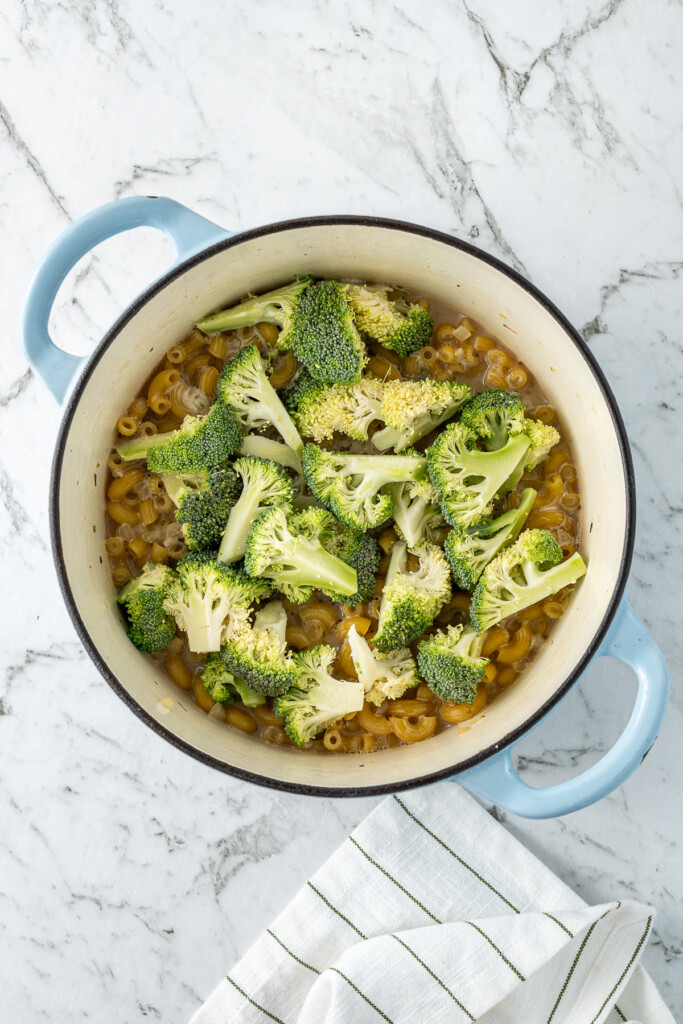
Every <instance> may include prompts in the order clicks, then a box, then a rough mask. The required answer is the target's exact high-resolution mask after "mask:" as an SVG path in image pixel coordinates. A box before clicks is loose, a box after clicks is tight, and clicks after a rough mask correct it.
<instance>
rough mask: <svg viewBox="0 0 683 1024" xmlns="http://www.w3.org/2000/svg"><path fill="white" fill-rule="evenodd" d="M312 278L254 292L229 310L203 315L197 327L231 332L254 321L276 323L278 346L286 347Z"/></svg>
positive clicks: (216, 331) (212, 330)
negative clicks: (269, 290) (278, 331)
mask: <svg viewBox="0 0 683 1024" xmlns="http://www.w3.org/2000/svg"><path fill="white" fill-rule="evenodd" d="M311 281H312V278H311V277H308V276H307V277H302V278H299V279H297V280H296V281H292V283H291V284H286V285H284V287H282V288H276V289H275V290H274V291H272V292H266V293H265V295H255V296H254V297H253V298H250V299H247V300H246V301H245V302H240V304H239V305H238V306H233V307H232V309H225V310H223V312H222V313H214V314H213V316H207V317H204V319H203V320H199V321H198V323H197V327H198V328H199V330H200V331H203V332H204V334H220V332H221V331H234V330H237V329H238V328H240V327H251V326H253V324H259V323H266V324H275V325H276V327H279V328H280V337H279V338H278V348H289V341H288V338H289V336H290V334H292V332H294V331H295V330H296V327H295V325H296V322H297V311H298V309H299V305H300V301H301V296H302V294H303V293H304V292H305V290H306V289H307V288H308V286H309V284H310V283H311Z"/></svg>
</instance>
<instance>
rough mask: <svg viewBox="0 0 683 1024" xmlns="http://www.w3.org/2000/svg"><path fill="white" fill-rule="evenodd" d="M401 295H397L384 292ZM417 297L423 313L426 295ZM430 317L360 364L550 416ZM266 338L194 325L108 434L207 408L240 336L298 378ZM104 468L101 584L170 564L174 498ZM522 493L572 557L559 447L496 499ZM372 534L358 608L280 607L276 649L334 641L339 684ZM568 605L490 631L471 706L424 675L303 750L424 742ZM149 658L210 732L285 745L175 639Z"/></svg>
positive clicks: (273, 330) (499, 351)
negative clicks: (221, 693)
mask: <svg viewBox="0 0 683 1024" xmlns="http://www.w3.org/2000/svg"><path fill="white" fill-rule="evenodd" d="M399 294H403V293H402V292H400V293H399V292H397V293H396V295H399ZM418 301H419V302H420V304H421V305H423V306H424V307H425V308H429V303H428V302H427V301H426V300H424V299H421V298H420V299H419V300H418ZM433 315H434V316H435V319H436V322H437V326H436V327H435V330H434V334H433V337H432V340H431V342H430V343H429V344H427V345H424V346H423V347H422V348H421V349H420V350H419V351H418V352H414V353H412V354H411V355H408V356H406V357H404V358H399V356H398V355H397V354H396V353H395V352H392V351H390V350H388V349H385V348H383V347H382V346H381V345H379V344H378V343H374V342H372V343H370V344H369V346H368V348H369V356H370V358H369V361H368V364H367V369H368V371H369V372H371V373H373V374H375V375H376V376H378V377H380V378H381V379H384V380H398V379H401V378H416V379H419V378H420V377H422V376H424V375H428V376H431V377H434V378H435V379H437V380H448V381H450V380H459V379H464V380H466V381H467V383H468V384H469V385H470V386H471V387H472V388H473V390H475V391H476V390H479V389H480V388H482V387H492V388H503V389H505V390H510V391H515V392H518V393H519V394H520V397H521V398H522V400H523V402H524V404H525V406H526V408H527V410H528V415H529V416H533V417H534V418H535V419H538V420H540V421H541V422H543V423H546V424H557V415H556V413H555V410H554V409H553V407H552V406H551V405H549V404H548V402H547V401H546V399H545V397H544V396H543V395H542V394H541V392H540V391H539V389H538V386H537V385H536V383H535V381H534V379H533V377H532V375H531V373H530V372H529V370H528V369H527V368H526V366H524V365H522V364H521V363H520V362H519V361H518V360H517V359H516V358H515V356H514V355H513V354H511V353H510V352H508V351H507V349H506V348H505V347H504V346H503V345H501V344H500V343H499V342H498V341H497V340H496V339H495V338H494V337H492V336H490V335H489V334H487V333H485V331H484V330H483V329H482V327H481V326H479V325H477V323H476V322H475V321H474V320H473V319H472V318H471V317H469V316H464V315H463V314H460V313H456V312H455V311H454V310H453V309H451V308H448V307H445V306H444V307H438V306H436V305H435V306H434V314H433ZM278 336H279V331H278V329H277V327H275V326H274V325H273V324H267V323H259V324H256V325H254V326H253V327H249V328H244V329H242V330H239V331H232V332H226V333H222V334H217V335H214V336H213V337H207V336H206V335H204V334H202V333H201V332H200V331H198V330H194V331H193V332H192V333H191V334H190V335H189V336H188V337H187V338H185V339H183V340H182V341H181V342H180V343H178V344H177V345H174V346H173V347H172V348H170V349H169V350H168V351H167V352H166V354H165V356H164V358H163V361H162V362H161V363H160V364H159V365H158V366H157V367H156V370H155V371H154V372H153V373H152V374H151V375H150V377H149V379H148V380H147V381H146V382H143V386H141V388H140V390H139V393H138V394H137V395H135V396H134V397H133V399H132V401H131V402H130V404H129V406H128V408H127V409H124V410H122V411H121V415H120V416H119V418H118V419H117V420H116V423H115V425H114V429H115V431H116V433H117V434H118V435H120V437H121V438H123V437H135V436H150V435H153V434H156V433H162V432H165V431H169V430H174V429H176V428H177V427H178V426H179V425H180V423H181V422H182V420H183V418H184V417H185V416H186V415H200V414H201V413H202V412H204V411H206V409H207V408H208V407H209V404H210V402H211V401H212V400H213V398H214V396H215V395H216V393H217V389H218V379H219V375H220V371H221V369H222V367H223V365H224V363H225V361H226V360H228V359H230V358H232V356H233V355H235V354H236V353H237V352H238V351H239V350H240V348H242V347H243V346H244V345H246V344H249V343H251V342H255V343H256V344H257V345H258V346H259V349H260V350H261V352H262V353H263V354H264V355H266V354H267V353H268V354H270V356H271V371H270V378H269V379H270V383H271V384H272V386H273V387H274V388H278V389H281V388H285V387H287V386H288V385H289V384H291V382H292V381H293V380H294V379H295V377H296V375H297V373H298V372H299V369H300V364H299V362H298V360H297V358H296V356H295V355H294V354H293V353H292V352H279V351H277V350H276V349H275V346H276V344H277V340H278ZM372 429H374V427H371V433H372ZM565 436H566V435H565ZM107 470H108V476H107V482H106V514H107V536H106V539H105V541H104V548H105V554H106V557H107V559H108V560H109V568H110V573H111V578H112V582H113V583H114V585H115V586H117V587H121V586H123V585H124V584H125V583H126V582H127V581H128V580H129V579H130V578H131V576H132V575H134V574H136V573H137V572H139V570H140V567H141V565H142V564H144V562H145V561H147V560H149V561H151V562H154V563H157V564H166V565H171V566H173V565H175V564H176V562H177V561H178V559H179V558H181V557H182V556H183V555H184V554H185V553H186V550H187V549H186V546H185V544H184V540H183V535H182V532H181V530H180V527H179V525H178V523H177V522H176V520H175V511H176V509H175V505H174V503H173V501H171V499H170V497H169V495H168V493H167V491H166V488H165V486H164V483H163V480H162V478H161V476H159V475H157V474H153V473H149V472H148V471H147V470H146V468H145V466H144V463H141V462H138V463H126V462H124V461H123V460H122V459H121V458H120V457H119V456H118V455H117V454H116V453H112V454H111V455H110V457H109V459H108V461H107ZM523 487H533V488H534V489H535V490H536V491H537V497H536V499H535V501H534V505H533V509H532V511H531V514H530V516H529V517H528V519H527V521H526V525H527V526H528V527H538V528H541V529H549V530H551V531H552V532H553V533H554V535H555V537H556V538H557V540H558V541H559V543H560V545H561V547H562V549H563V552H564V553H565V554H566V555H568V554H571V553H572V552H574V551H575V550H576V548H577V545H578V542H579V522H578V516H579V510H580V506H581V500H580V494H579V488H578V482H577V472H576V467H575V466H574V465H573V463H572V453H571V450H570V447H569V446H568V445H567V443H566V442H565V443H563V444H561V445H558V446H557V447H556V448H554V449H553V450H552V451H551V453H550V455H549V457H548V458H547V459H546V461H545V462H544V463H541V464H540V465H538V466H536V467H535V468H534V469H533V470H529V471H526V472H525V473H524V475H523V477H522V479H521V481H520V484H519V487H518V489H517V490H513V491H511V492H510V494H509V495H508V496H507V507H508V508H511V509H512V508H517V507H518V506H519V492H520V490H521V488H523ZM390 522H391V520H389V521H388V523H390ZM449 530H450V527H449V526H440V527H438V528H437V529H436V530H435V533H434V538H435V540H437V541H438V542H439V543H443V541H444V540H445V537H446V535H447V533H448V532H449ZM376 536H377V540H378V542H379V546H380V549H381V553H382V559H381V562H380V566H379V572H378V574H377V577H376V581H375V587H374V593H373V596H372V598H371V599H370V600H368V601H367V603H365V604H362V605H357V606H351V605H348V604H340V603H337V602H334V601H332V600H331V599H329V598H327V597H323V596H321V595H320V594H318V593H317V592H316V593H314V595H313V597H312V598H311V599H310V600H308V601H306V602H305V603H304V604H302V605H297V604H294V603H292V602H290V601H288V600H286V599H284V598H282V604H283V607H284V608H285V610H286V612H287V628H286V642H287V644H288V645H289V646H290V647H291V648H292V649H293V650H294V651H301V650H305V649H307V648H311V647H313V646H315V645H317V644H321V643H325V644H331V645H332V646H334V647H336V649H337V657H336V660H335V662H334V664H333V672H334V674H337V675H338V676H339V677H340V678H345V679H348V680H355V679H356V678H357V673H356V668H355V665H354V662H353V658H352V657H351V648H350V645H349V641H348V634H349V632H350V630H351V628H352V627H355V629H356V631H357V633H358V634H359V635H360V636H364V637H365V638H366V640H368V641H369V642H370V643H371V642H372V638H373V637H374V635H375V632H376V627H377V619H378V615H379V606H380V601H381V595H382V590H383V587H384V577H385V575H386V572H387V569H388V566H389V562H390V556H391V551H392V548H393V547H394V545H395V543H396V541H397V534H396V531H395V529H394V528H393V526H391V525H386V526H385V527H384V528H382V529H378V530H377V533H376ZM417 564H418V560H417V558H416V557H415V556H413V555H411V556H410V559H409V567H412V568H415V567H416V566H417ZM567 599H568V593H566V592H564V593H563V592H560V593H559V594H555V595H554V596H553V597H550V598H548V599H546V600H545V601H543V602H540V603H539V604H536V605H533V606H531V607H529V608H525V609H523V610H522V611H520V612H519V613H517V614H516V615H515V616H514V617H511V618H509V619H507V620H505V622H504V623H503V624H499V625H496V626H494V627H493V628H492V629H490V630H489V631H488V633H487V634H486V636H485V638H484V643H483V651H482V653H483V655H484V657H486V658H488V659H490V661H489V664H488V665H487V667H486V670H485V673H484V677H483V680H482V682H481V683H480V684H479V686H478V689H477V696H476V700H475V701H474V703H473V704H471V705H470V704H464V703H463V704H458V703H454V702H450V701H443V700H441V699H440V698H439V697H437V696H436V695H435V694H434V693H433V692H432V691H431V690H430V688H429V686H428V685H427V684H426V683H425V682H422V683H420V684H419V686H416V687H414V688H413V689H412V690H409V691H408V692H407V693H406V694H404V695H403V696H402V697H400V698H397V699H395V700H385V701H384V703H383V704H382V705H380V706H379V707H377V706H375V705H374V704H371V703H368V702H367V701H366V702H365V703H364V705H363V708H362V710H360V711H358V712H352V713H350V714H348V715H346V716H345V717H344V718H343V719H341V720H339V721H338V722H335V723H333V724H332V725H331V726H329V727H328V728H327V729H326V730H325V732H324V733H322V734H320V735H319V736H318V737H317V738H316V739H314V740H313V741H312V742H311V743H310V744H309V747H311V748H312V749H314V750H317V751H321V752H325V755H326V756H327V754H328V753H329V754H333V753H334V754H338V753H342V752H343V753H347V754H354V753H355V754H368V753H371V752H375V751H382V750H384V749H387V748H391V747H396V746H400V745H402V744H412V743H418V742H422V741H423V740H425V739H428V738H429V737H431V736H433V735H435V734H436V733H439V732H441V731H443V730H446V729H449V728H450V727H451V726H453V725H456V726H457V725H459V724H462V723H467V722H470V721H471V720H472V719H473V718H475V717H476V716H477V715H479V714H481V713H482V711H484V710H485V709H486V707H487V705H488V704H489V702H490V701H492V700H495V698H496V695H497V694H498V693H500V692H502V691H503V690H504V689H506V688H507V687H509V686H511V685H512V684H513V683H514V682H515V680H516V679H517V678H518V677H519V675H520V673H521V672H522V671H523V670H524V669H525V667H526V665H527V664H528V663H529V662H530V661H531V659H533V657H534V656H535V654H536V651H537V650H538V648H539V647H540V645H541V644H542V643H543V642H544V638H545V637H546V636H547V634H548V633H549V631H550V630H551V629H552V628H553V624H554V623H555V622H556V621H557V620H558V619H559V618H561V616H562V615H563V613H564V611H565V608H566V603H567ZM470 600H471V596H470V594H468V593H465V592H463V591H458V590H455V591H454V593H453V595H452V597H451V599H450V600H449V601H448V602H447V604H445V605H444V607H443V608H442V609H441V611H440V613H439V615H438V617H437V622H436V625H437V627H439V628H443V627H445V626H446V625H448V624H450V623H461V622H464V621H466V619H467V618H468V616H469V608H470ZM152 657H153V658H154V659H155V661H156V662H157V664H158V665H159V667H160V669H163V671H164V672H165V673H166V675H167V676H168V678H169V679H170V680H171V681H172V683H173V684H174V685H175V686H177V687H178V688H180V689H181V690H184V691H186V692H187V693H188V695H191V698H192V699H193V700H194V702H195V704H196V705H197V707H198V708H199V709H200V710H201V711H202V712H204V713H205V714H207V715H210V716H211V718H212V719H213V720H215V721H216V723H217V725H216V727H219V724H220V727H221V728H224V727H225V725H224V724H222V723H223V722H224V723H225V724H226V725H227V726H228V727H230V728H232V729H236V730H239V731H241V732H243V733H245V734H253V735H258V737H259V738H260V739H262V740H264V741H266V742H268V743H271V744H273V745H276V746H280V747H290V748H292V747H293V744H292V742H291V740H290V739H289V737H288V736H287V734H286V732H285V730H284V724H283V720H282V719H281V718H279V717H278V716H277V715H276V714H275V712H274V711H273V708H272V700H271V699H270V698H269V699H268V701H267V702H266V703H264V704H262V705H260V706H257V707H247V706H245V705H244V704H243V703H242V701H241V700H239V699H237V700H236V701H235V703H232V704H226V705H219V706H216V705H215V703H214V701H213V699H212V698H211V697H210V696H209V694H208V693H207V692H206V690H205V689H204V687H203V685H202V680H201V672H202V668H203V665H204V662H205V656H204V655H196V654H195V655H193V654H191V653H190V652H189V650H188V648H187V644H186V641H185V638H184V636H181V635H178V636H176V638H175V639H174V640H172V641H171V643H170V644H169V645H168V647H167V648H166V649H165V650H164V651H161V652H159V653H158V654H156V655H152Z"/></svg>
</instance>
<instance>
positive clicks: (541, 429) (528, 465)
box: [524, 420, 560, 470]
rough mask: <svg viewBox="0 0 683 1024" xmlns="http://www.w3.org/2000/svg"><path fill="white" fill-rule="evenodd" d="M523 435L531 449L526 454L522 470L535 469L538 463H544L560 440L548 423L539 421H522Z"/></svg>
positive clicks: (556, 432)
mask: <svg viewBox="0 0 683 1024" xmlns="http://www.w3.org/2000/svg"><path fill="white" fill-rule="evenodd" d="M524 433H525V434H526V436H527V437H528V438H529V440H530V441H531V447H530V448H529V450H528V451H527V453H526V458H525V460H524V468H525V469H527V470H529V469H535V467H536V466H537V465H538V464H539V462H544V461H545V460H546V459H547V458H548V455H549V453H550V449H551V448H554V447H555V445H556V444H557V443H558V441H559V440H560V435H559V433H558V431H557V430H555V427H551V426H550V424H548V423H541V421H540V420H524Z"/></svg>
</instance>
